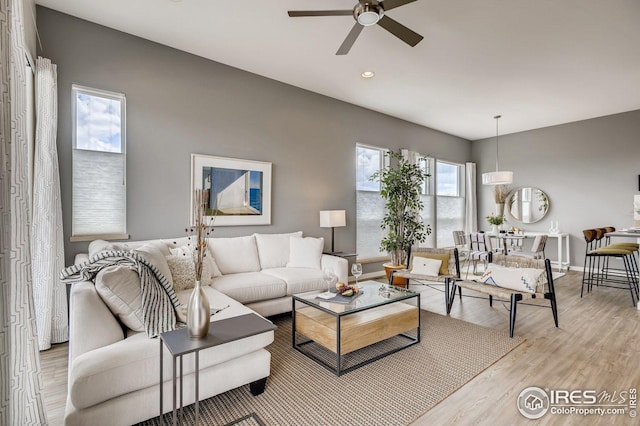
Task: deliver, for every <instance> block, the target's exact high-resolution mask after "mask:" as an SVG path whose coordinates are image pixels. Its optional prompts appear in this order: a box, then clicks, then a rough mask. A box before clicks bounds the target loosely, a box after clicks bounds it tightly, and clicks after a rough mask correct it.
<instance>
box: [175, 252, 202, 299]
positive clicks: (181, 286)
mask: <svg viewBox="0 0 640 426" xmlns="http://www.w3.org/2000/svg"><path fill="white" fill-rule="evenodd" d="M167 263H168V264H169V269H171V276H172V277H173V289H174V290H175V292H176V293H177V292H179V291H181V290H185V289H188V288H193V287H194V286H195V285H196V268H195V265H194V264H193V259H192V258H191V256H186V255H184V254H170V255H169V256H167ZM203 275H204V274H203Z"/></svg>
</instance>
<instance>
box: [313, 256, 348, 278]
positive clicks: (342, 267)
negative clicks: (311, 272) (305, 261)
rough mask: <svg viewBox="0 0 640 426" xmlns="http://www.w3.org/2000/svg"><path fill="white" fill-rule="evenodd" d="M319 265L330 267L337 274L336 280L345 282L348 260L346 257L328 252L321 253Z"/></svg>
mask: <svg viewBox="0 0 640 426" xmlns="http://www.w3.org/2000/svg"><path fill="white" fill-rule="evenodd" d="M320 267H321V268H322V269H324V268H331V269H333V272H335V273H336V275H338V282H342V283H346V282H347V280H348V279H349V262H348V261H347V259H344V258H342V257H338V256H331V255H330V254H323V255H322V258H321V259H320Z"/></svg>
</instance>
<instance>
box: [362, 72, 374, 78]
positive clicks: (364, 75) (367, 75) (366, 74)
mask: <svg viewBox="0 0 640 426" xmlns="http://www.w3.org/2000/svg"><path fill="white" fill-rule="evenodd" d="M360 75H361V76H362V78H372V77H373V76H374V75H376V73H374V72H373V71H365V72H363V73H362V74H360Z"/></svg>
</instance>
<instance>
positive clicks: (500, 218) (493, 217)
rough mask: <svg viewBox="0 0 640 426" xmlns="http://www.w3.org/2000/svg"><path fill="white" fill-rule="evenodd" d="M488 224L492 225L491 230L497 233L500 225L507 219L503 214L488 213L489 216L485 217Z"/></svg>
mask: <svg viewBox="0 0 640 426" xmlns="http://www.w3.org/2000/svg"><path fill="white" fill-rule="evenodd" d="M486 219H487V222H489V225H493V230H492V232H493V233H494V234H498V233H499V232H500V225H502V224H503V223H505V222H506V221H507V220H506V218H505V217H504V215H500V214H493V213H489V216H487V217H486Z"/></svg>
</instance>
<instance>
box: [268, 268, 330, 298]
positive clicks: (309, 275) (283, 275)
mask: <svg viewBox="0 0 640 426" xmlns="http://www.w3.org/2000/svg"><path fill="white" fill-rule="evenodd" d="M262 273H264V274H268V275H271V276H272V277H276V278H279V279H281V280H283V281H284V282H285V283H287V296H291V295H293V294H298V293H304V292H306V291H313V290H327V283H326V281H325V280H324V279H323V278H322V270H321V269H310V268H273V269H263V270H262Z"/></svg>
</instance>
